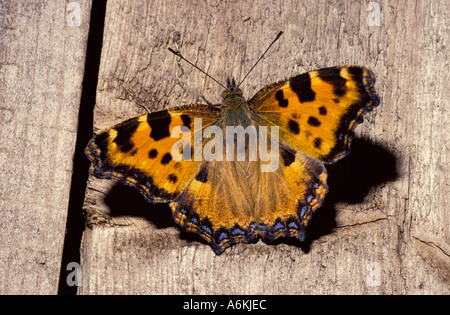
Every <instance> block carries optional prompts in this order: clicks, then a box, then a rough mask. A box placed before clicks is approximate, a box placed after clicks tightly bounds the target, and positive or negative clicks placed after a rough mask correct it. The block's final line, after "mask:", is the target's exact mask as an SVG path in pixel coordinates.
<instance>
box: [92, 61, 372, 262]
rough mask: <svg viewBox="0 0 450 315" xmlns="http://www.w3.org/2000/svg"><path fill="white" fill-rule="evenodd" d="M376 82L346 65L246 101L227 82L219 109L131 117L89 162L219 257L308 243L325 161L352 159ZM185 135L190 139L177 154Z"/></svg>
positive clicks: (107, 134) (322, 191) (100, 138)
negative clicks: (236, 249)
mask: <svg viewBox="0 0 450 315" xmlns="http://www.w3.org/2000/svg"><path fill="white" fill-rule="evenodd" d="M374 83H375V79H374V75H373V73H372V72H371V71H369V70H367V69H365V68H361V67H357V66H339V67H333V68H325V69H319V70H314V71H310V72H307V73H305V74H302V75H299V76H295V77H292V78H288V79H285V80H282V81H278V82H276V83H273V84H271V85H268V86H266V87H264V88H262V89H261V90H260V91H259V92H257V93H256V94H255V96H254V97H253V98H251V99H250V100H248V101H246V100H245V99H244V98H243V96H242V91H241V90H240V89H239V88H237V87H236V86H235V84H234V81H229V82H228V86H227V90H226V91H224V92H223V93H222V98H223V101H222V104H221V105H220V106H210V105H202V104H192V105H183V106H179V107H174V108H170V109H166V110H162V111H158V112H154V113H150V114H148V115H143V116H139V117H136V118H133V119H130V120H128V121H125V122H123V123H121V124H119V125H117V126H113V127H111V128H108V129H107V130H105V131H102V132H101V133H100V134H98V135H97V136H96V137H94V138H93V139H92V140H91V142H90V143H89V144H88V146H87V148H86V154H87V156H88V158H89V159H90V160H91V161H92V162H93V164H94V168H95V170H94V174H95V175H96V176H97V177H100V178H109V179H115V180H117V181H120V182H123V183H125V184H128V185H131V186H133V187H135V188H137V189H138V190H139V191H140V192H141V193H142V194H143V195H144V196H145V197H146V198H147V200H148V201H149V202H166V203H169V205H170V207H171V209H172V212H173V217H174V220H175V222H176V223H177V224H179V225H180V226H181V227H183V228H184V229H185V230H187V231H190V232H195V233H197V234H199V235H200V236H201V237H203V238H204V239H205V240H206V241H207V242H209V243H210V244H211V246H212V248H213V250H214V251H215V252H216V253H217V254H220V253H222V252H223V251H224V250H225V248H227V247H229V246H231V245H233V244H236V243H238V242H252V241H254V240H256V239H257V238H259V237H261V238H263V239H265V240H267V241H272V240H274V239H276V238H278V237H296V238H298V239H300V240H303V239H304V237H305V228H306V226H307V224H308V222H309V220H310V219H311V217H312V214H313V212H314V211H315V210H316V209H317V208H319V207H320V206H321V204H322V203H323V200H324V198H325V195H326V193H327V192H328V186H327V184H326V179H327V172H326V169H325V167H324V163H333V162H335V161H337V160H339V159H340V158H342V157H344V156H345V155H347V154H348V153H349V150H350V142H351V139H352V138H353V136H354V129H355V127H356V125H357V124H358V123H361V122H362V117H363V115H364V114H365V113H366V112H368V111H370V110H371V109H372V108H374V107H375V106H377V105H378V104H379V99H378V97H377V95H376V93H375V90H374V87H373V86H374ZM181 127H183V128H184V129H183V130H185V131H186V130H188V132H187V133H183V139H185V140H186V139H187V141H184V142H183V146H182V147H179V146H177V145H176V143H177V142H178V141H180V135H181V133H179V134H178V136H175V137H174V132H175V130H177V128H181ZM239 132H241V133H239ZM185 136H186V138H184V137H185ZM174 145H175V147H176V148H177V149H176V150H173V147H174ZM181 149H182V150H181ZM181 151H182V154H181ZM177 156H181V157H182V158H181V159H179V158H177Z"/></svg>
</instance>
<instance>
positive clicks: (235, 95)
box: [222, 79, 250, 126]
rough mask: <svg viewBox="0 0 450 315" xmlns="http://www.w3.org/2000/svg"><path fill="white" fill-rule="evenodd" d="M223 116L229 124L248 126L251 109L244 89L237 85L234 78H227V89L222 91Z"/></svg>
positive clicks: (224, 120)
mask: <svg viewBox="0 0 450 315" xmlns="http://www.w3.org/2000/svg"><path fill="white" fill-rule="evenodd" d="M222 98H223V101H222V118H223V120H222V121H223V122H225V124H226V125H228V126H238V125H242V126H248V124H249V114H250V113H249V111H248V109H249V108H248V104H247V101H246V100H245V99H244V98H243V97H242V90H241V89H240V88H238V87H236V83H235V81H234V79H232V80H227V89H226V90H225V91H223V92H222Z"/></svg>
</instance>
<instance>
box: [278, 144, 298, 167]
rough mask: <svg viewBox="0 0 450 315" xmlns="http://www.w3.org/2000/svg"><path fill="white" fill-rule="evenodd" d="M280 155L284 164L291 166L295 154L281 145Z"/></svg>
mask: <svg viewBox="0 0 450 315" xmlns="http://www.w3.org/2000/svg"><path fill="white" fill-rule="evenodd" d="M280 155H281V159H282V160H283V165H284V166H289V165H291V164H292V163H294V161H295V155H294V154H292V153H291V152H289V151H288V150H286V149H284V148H282V147H280Z"/></svg>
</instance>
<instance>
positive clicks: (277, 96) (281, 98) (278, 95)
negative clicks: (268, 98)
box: [275, 90, 288, 107]
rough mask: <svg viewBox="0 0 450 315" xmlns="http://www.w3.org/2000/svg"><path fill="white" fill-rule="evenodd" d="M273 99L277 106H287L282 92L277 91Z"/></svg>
mask: <svg viewBox="0 0 450 315" xmlns="http://www.w3.org/2000/svg"><path fill="white" fill-rule="evenodd" d="M275 99H276V100H277V101H278V106H280V107H287V106H288V100H285V99H284V94H283V91H282V90H278V91H277V93H275Z"/></svg>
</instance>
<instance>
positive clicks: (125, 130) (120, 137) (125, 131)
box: [113, 120, 139, 153]
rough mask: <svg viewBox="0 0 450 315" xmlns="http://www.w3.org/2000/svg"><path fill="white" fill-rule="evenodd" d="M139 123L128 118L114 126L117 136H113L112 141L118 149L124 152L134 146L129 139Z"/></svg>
mask: <svg viewBox="0 0 450 315" xmlns="http://www.w3.org/2000/svg"><path fill="white" fill-rule="evenodd" d="M138 125H139V122H138V121H137V120H130V121H128V122H127V123H125V124H122V125H119V126H117V127H115V128H114V130H115V131H117V136H116V137H115V138H114V140H113V141H114V142H115V143H116V144H117V146H118V147H119V150H120V151H122V152H124V153H126V152H129V151H131V150H132V149H133V148H134V144H133V142H132V141H131V137H133V135H134V133H135V132H136V129H137V127H138Z"/></svg>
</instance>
